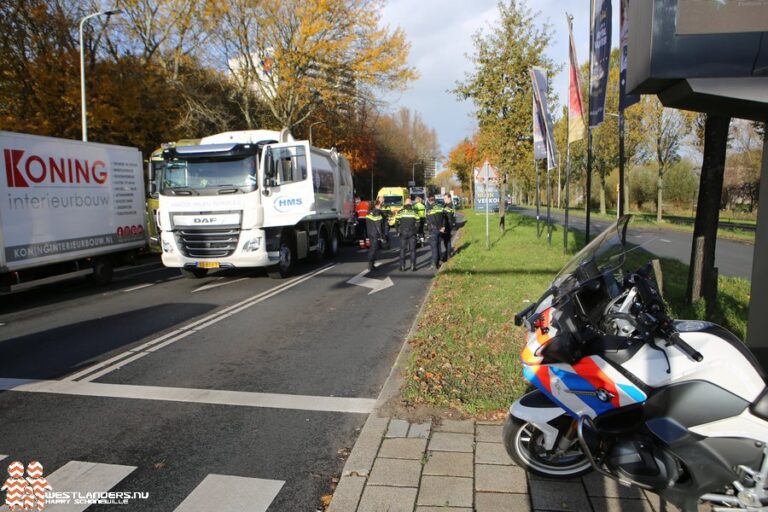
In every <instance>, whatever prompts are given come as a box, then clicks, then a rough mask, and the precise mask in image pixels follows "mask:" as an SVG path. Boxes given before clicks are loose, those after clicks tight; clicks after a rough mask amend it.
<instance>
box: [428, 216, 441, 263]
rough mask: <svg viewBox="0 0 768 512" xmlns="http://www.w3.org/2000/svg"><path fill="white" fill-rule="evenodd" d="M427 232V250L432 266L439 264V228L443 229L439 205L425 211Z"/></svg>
mask: <svg viewBox="0 0 768 512" xmlns="http://www.w3.org/2000/svg"><path fill="white" fill-rule="evenodd" d="M426 224H427V232H428V233H429V248H430V249H431V251H432V264H433V265H434V266H438V265H439V264H440V234H441V233H440V228H442V227H444V225H445V220H444V216H443V209H442V208H441V207H440V205H437V204H436V205H432V207H431V208H430V209H429V210H427V222H426Z"/></svg>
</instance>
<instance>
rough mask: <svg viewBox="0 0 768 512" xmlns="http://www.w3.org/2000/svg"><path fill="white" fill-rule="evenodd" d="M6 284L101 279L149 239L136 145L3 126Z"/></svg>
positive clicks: (1, 231)
mask: <svg viewBox="0 0 768 512" xmlns="http://www.w3.org/2000/svg"><path fill="white" fill-rule="evenodd" d="M0 152H2V155H3V156H2V165H3V169H4V170H5V173H3V174H2V175H0V183H2V195H1V196H0V248H1V249H2V251H1V252H0V288H2V290H3V291H13V290H17V289H22V288H26V287H29V286H33V285H36V284H43V283H47V282H53V281H58V280H61V279H65V278H70V277H74V276H77V275H86V274H93V277H94V279H95V280H96V281H97V282H99V283H105V282H108V281H109V280H110V279H111V277H112V267H113V264H115V263H118V262H121V261H123V260H124V259H125V258H127V257H129V256H132V255H133V254H135V253H136V252H137V251H138V250H140V249H143V248H144V247H145V245H146V213H145V198H144V178H143V170H142V167H143V165H142V159H141V153H140V152H139V150H138V149H136V148H131V147H125V146H114V145H110V144H99V143H93V142H80V141H74V140H68V139H57V138H52V137H41V136H37V135H27V134H22V133H11V132H4V131H0Z"/></svg>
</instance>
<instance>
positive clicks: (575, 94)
mask: <svg viewBox="0 0 768 512" xmlns="http://www.w3.org/2000/svg"><path fill="white" fill-rule="evenodd" d="M568 36H569V39H570V45H569V48H568V66H569V68H570V71H569V73H568V144H570V143H571V142H576V141H577V140H581V139H583V138H584V137H586V135H587V127H586V126H585V124H584V109H583V107H582V105H583V103H582V101H581V84H580V80H579V60H578V59H577V58H576V45H575V44H574V42H573V27H572V25H571V18H570V16H569V17H568Z"/></svg>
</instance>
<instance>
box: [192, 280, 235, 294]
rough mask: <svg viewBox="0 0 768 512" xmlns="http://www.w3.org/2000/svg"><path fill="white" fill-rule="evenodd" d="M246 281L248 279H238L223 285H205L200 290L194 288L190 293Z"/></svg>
mask: <svg viewBox="0 0 768 512" xmlns="http://www.w3.org/2000/svg"><path fill="white" fill-rule="evenodd" d="M246 279H248V278H247V277H242V278H240V279H235V280H233V281H225V282H223V283H214V284H206V285H205V286H201V287H200V288H195V289H194V290H192V293H197V292H201V291H203V290H210V289H211V288H218V287H219V286H227V285H230V284H235V283H239V282H240V281H245V280H246Z"/></svg>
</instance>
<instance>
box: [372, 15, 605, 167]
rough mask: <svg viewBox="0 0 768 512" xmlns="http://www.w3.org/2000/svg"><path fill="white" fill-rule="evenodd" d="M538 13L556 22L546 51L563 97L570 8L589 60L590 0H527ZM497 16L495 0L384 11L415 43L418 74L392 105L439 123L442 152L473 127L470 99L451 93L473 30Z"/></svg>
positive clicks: (579, 46)
mask: <svg viewBox="0 0 768 512" xmlns="http://www.w3.org/2000/svg"><path fill="white" fill-rule="evenodd" d="M618 4H619V2H618V0H613V28H612V36H613V46H616V45H618V33H619V29H618V10H619V5H618ZM528 6H529V7H530V8H531V9H532V10H533V11H534V12H536V11H539V12H540V14H539V16H538V17H537V18H536V20H537V23H539V24H543V23H545V22H546V23H549V24H550V25H552V34H553V38H552V41H551V42H550V46H549V48H548V51H547V55H548V56H549V57H550V58H551V59H552V60H553V61H554V62H556V63H561V64H562V65H563V71H562V72H560V73H559V74H558V75H557V76H555V77H554V78H553V81H552V85H553V87H554V90H555V92H556V93H557V94H558V95H559V97H560V101H561V102H563V101H564V98H566V92H567V89H568V79H567V75H566V73H567V66H566V63H567V60H568V28H567V25H566V20H565V12H566V10H567V11H568V12H570V13H571V14H573V16H574V21H573V32H574V40H575V41H576V52H577V54H578V59H579V63H580V64H583V63H584V62H586V61H587V59H588V55H587V53H588V49H589V21H588V20H589V0H528ZM498 18H499V10H498V7H497V2H496V0H472V1H468V0H389V2H388V4H387V6H386V7H385V8H384V10H383V20H382V21H383V23H384V24H387V25H389V26H390V27H392V28H394V27H396V26H399V27H400V28H402V29H403V30H404V31H405V33H406V35H407V37H408V40H409V41H410V42H411V53H410V59H409V63H410V65H411V66H413V67H415V68H416V69H417V70H418V72H419V74H420V76H421V77H420V78H419V79H418V80H416V81H415V82H413V83H412V84H411V86H410V87H409V89H408V90H407V91H405V92H404V93H402V94H398V95H395V96H392V97H390V98H389V102H390V105H391V108H392V109H393V110H395V109H397V108H399V107H400V106H404V107H408V108H410V109H411V110H416V111H418V112H420V113H421V115H422V118H423V119H424V122H425V123H426V124H427V125H429V126H431V127H433V128H435V129H436V130H437V134H438V137H439V142H440V147H441V148H442V152H443V156H446V155H447V154H448V151H450V149H451V148H452V147H453V146H455V145H456V144H457V143H458V142H459V141H461V140H462V139H463V138H464V137H468V136H470V135H471V134H472V132H473V131H474V129H475V126H476V123H475V120H474V118H473V117H472V110H473V105H472V103H471V102H467V101H459V100H458V99H457V98H456V96H454V95H453V94H451V93H449V92H448V90H449V89H452V88H453V87H454V85H455V83H456V81H458V80H463V79H464V77H465V73H467V72H469V71H471V69H472V64H471V62H470V60H469V59H468V58H467V54H469V55H471V54H472V53H474V47H473V46H472V35H473V34H474V33H475V32H477V31H478V30H480V29H482V30H483V31H485V32H487V31H488V27H489V26H490V25H493V23H494V22H496V21H497V20H498Z"/></svg>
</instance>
